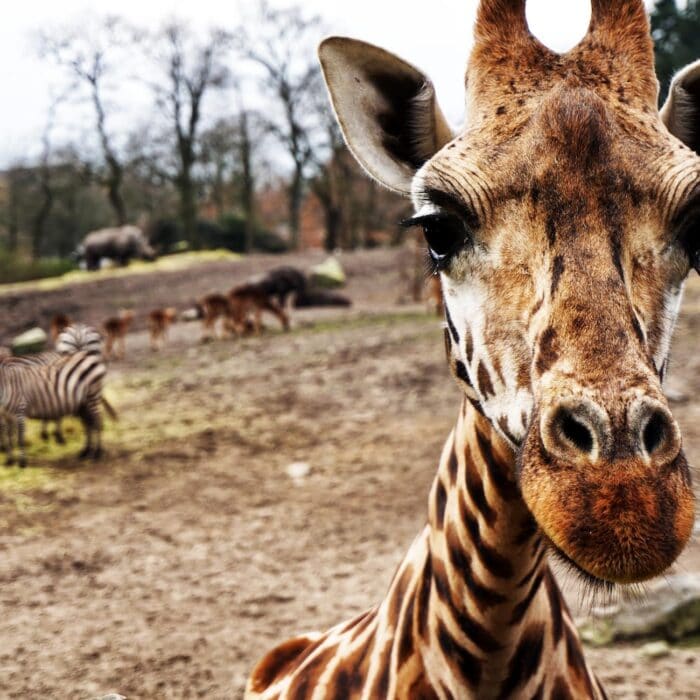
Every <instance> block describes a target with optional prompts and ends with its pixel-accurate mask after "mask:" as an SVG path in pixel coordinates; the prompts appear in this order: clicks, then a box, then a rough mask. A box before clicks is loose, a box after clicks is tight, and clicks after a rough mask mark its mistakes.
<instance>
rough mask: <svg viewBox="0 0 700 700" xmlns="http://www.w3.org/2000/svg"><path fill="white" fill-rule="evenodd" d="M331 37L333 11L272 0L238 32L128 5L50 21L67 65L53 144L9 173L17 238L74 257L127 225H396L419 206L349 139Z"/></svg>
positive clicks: (52, 55) (329, 239) (173, 240)
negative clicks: (372, 177) (336, 96)
mask: <svg viewBox="0 0 700 700" xmlns="http://www.w3.org/2000/svg"><path fill="white" fill-rule="evenodd" d="M322 34H323V27H322V23H321V20H320V18H318V17H312V16H307V15H306V14H305V13H304V12H303V11H302V10H301V8H299V7H295V6H293V7H289V8H286V9H276V8H272V7H270V6H269V5H268V4H267V3H266V2H265V1H264V0H262V1H261V2H260V3H259V4H258V5H257V7H256V8H255V11H254V12H251V14H250V15H249V16H246V17H241V22H240V26H239V27H238V28H235V29H233V30H228V29H227V30H224V29H222V28H213V29H210V30H209V31H208V32H206V33H200V32H197V31H196V30H195V29H193V28H191V27H190V26H188V25H187V24H185V23H184V22H178V21H171V22H168V23H167V24H165V25H164V26H162V27H160V28H159V29H158V30H155V31H152V30H150V29H146V28H143V27H135V26H133V25H130V24H128V23H127V22H126V21H125V20H123V19H121V18H119V17H108V18H104V19H101V20H99V21H97V20H95V21H94V22H93V23H92V26H85V24H80V25H75V26H67V27H50V28H47V29H46V31H44V32H42V33H41V34H40V35H39V36H37V38H36V44H37V52H38V54H39V55H40V56H41V58H42V59H43V60H44V61H45V62H46V65H47V66H51V67H52V68H53V69H54V70H57V71H58V72H57V75H59V76H60V77H59V78H58V79H57V81H56V85H55V89H54V90H53V92H52V95H53V96H52V99H51V103H50V106H49V109H48V112H47V115H46V120H45V126H44V129H43V133H42V134H41V144H40V152H39V154H38V155H37V156H35V157H33V158H31V159H24V160H21V161H18V162H16V163H14V164H13V165H12V166H11V167H9V168H8V169H7V170H6V171H5V172H4V173H3V174H2V176H1V179H0V226H2V231H3V233H4V239H3V242H4V245H5V247H6V249H7V251H8V252H9V253H10V254H11V255H12V254H16V253H17V252H18V251H20V252H26V253H27V254H29V255H30V256H31V257H32V258H33V259H39V258H41V257H54V256H55V257H66V256H68V255H70V253H71V252H72V251H73V250H75V248H76V246H77V244H78V243H79V241H80V240H81V239H82V237H83V236H84V235H85V233H86V232H87V231H90V230H92V229H95V228H100V227H103V226H109V225H118V224H123V223H137V224H139V225H141V226H142V227H144V228H145V229H146V231H147V233H148V234H149V236H150V238H151V240H152V241H153V243H154V244H155V245H156V246H158V247H160V249H161V251H167V250H169V249H172V248H174V247H178V246H180V247H185V246H188V247H193V248H202V247H214V246H217V247H218V246H221V245H224V246H227V247H231V248H233V249H238V250H244V251H249V250H252V249H254V248H261V249H265V250H279V249H281V248H284V247H290V248H297V247H299V246H300V245H302V244H303V243H304V241H303V240H302V235H303V233H304V228H305V226H306V227H307V228H309V227H311V228H313V226H314V222H318V225H317V227H320V228H321V230H322V243H323V244H324V245H325V246H326V247H327V248H328V249H333V248H336V247H343V248H352V247H357V246H363V245H368V244H372V243H376V242H377V241H381V240H385V239H386V238H387V236H391V235H393V234H395V233H396V226H395V222H396V221H398V220H399V219H400V217H401V213H402V211H403V209H404V207H405V205H404V203H403V201H400V200H398V198H396V197H395V196H394V195H391V194H390V193H388V192H386V191H384V190H381V189H379V188H378V187H377V186H376V185H375V184H373V183H371V182H370V181H369V180H368V179H367V178H366V177H365V176H364V175H363V174H362V173H361V172H360V171H359V169H358V167H357V166H356V165H355V163H354V161H353V159H352V158H350V157H349V156H348V154H347V153H346V151H345V147H344V146H343V144H342V139H341V137H340V133H339V131H338V129H337V126H336V124H335V119H334V118H333V115H332V114H331V112H330V108H329V106H328V102H327V99H326V95H325V89H324V87H323V83H322V78H321V75H320V71H319V69H318V66H317V62H316V58H315V46H316V44H317V42H318V39H319V38H320V37H321V36H322Z"/></svg>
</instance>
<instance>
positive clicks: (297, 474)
mask: <svg viewBox="0 0 700 700" xmlns="http://www.w3.org/2000/svg"><path fill="white" fill-rule="evenodd" d="M309 474H311V465H310V464H309V463H308V462H292V464H290V465H289V466H288V467H287V476H288V477H289V478H290V479H294V480H295V481H296V480H300V479H305V478H306V477H307V476H308V475H309Z"/></svg>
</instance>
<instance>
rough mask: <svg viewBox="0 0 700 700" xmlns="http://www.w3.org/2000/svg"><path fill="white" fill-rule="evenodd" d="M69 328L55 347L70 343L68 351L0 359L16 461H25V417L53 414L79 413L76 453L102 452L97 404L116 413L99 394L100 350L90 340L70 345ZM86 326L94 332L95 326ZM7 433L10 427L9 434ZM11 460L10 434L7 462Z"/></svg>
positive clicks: (0, 407) (2, 405) (1, 397)
mask: <svg viewBox="0 0 700 700" xmlns="http://www.w3.org/2000/svg"><path fill="white" fill-rule="evenodd" d="M69 330H70V329H66V331H64V334H66V336H65V337H64V338H63V340H64V344H62V342H61V341H62V339H61V337H60V336H59V341H58V343H57V348H58V349H59V350H60V349H61V348H64V349H66V348H70V353H71V354H63V353H62V352H59V351H57V352H55V353H51V352H47V353H41V354H40V356H33V357H29V356H28V357H23V358H22V357H20V358H12V359H11V360H5V361H3V362H1V363H0V411H2V413H3V414H4V415H5V416H6V417H9V418H10V422H11V426H12V425H16V427H17V442H18V444H19V449H20V458H19V465H20V467H24V466H26V455H25V445H24V433H25V428H24V422H25V419H26V418H40V419H43V420H56V419H60V418H61V417H63V416H66V415H77V416H79V417H80V419H81V421H82V423H83V425H84V427H85V432H86V443H85V447H84V448H83V450H82V451H81V453H80V457H81V458H86V457H92V458H93V459H98V458H99V457H100V456H101V454H102V447H101V429H102V418H101V414H100V404H101V403H102V404H104V406H105V408H106V409H107V411H108V412H109V413H110V414H112V416H113V417H116V416H115V414H114V411H113V409H112V408H111V406H110V405H109V404H108V403H107V402H106V401H105V400H104V399H103V397H102V382H103V379H104V376H105V374H106V371H107V370H106V366H105V364H104V362H103V360H102V356H101V353H100V352H97V348H98V347H99V346H98V345H97V344H95V343H93V344H92V345H90V344H88V345H86V347H87V348H88V349H77V350H76V349H75V348H77V347H80V346H81V345H80V343H78V342H76V338H77V337H78V334H77V333H76V332H75V331H73V335H71V333H69V332H68V331H69ZM92 332H93V333H95V334H96V331H94V330H93V331H92ZM62 335H63V334H62ZM97 335H98V336H99V334H97ZM89 337H93V338H94V336H90V335H89V334H88V333H87V331H86V332H85V335H84V336H83V340H85V338H89ZM11 433H12V431H11V430H10V436H11ZM13 463H14V457H13V449H12V440H11V437H10V444H9V454H8V459H7V464H13Z"/></svg>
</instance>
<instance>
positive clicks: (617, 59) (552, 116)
mask: <svg viewBox="0 0 700 700" xmlns="http://www.w3.org/2000/svg"><path fill="white" fill-rule="evenodd" d="M591 5H592V20H591V25H590V28H589V32H588V34H587V36H586V37H585V38H584V39H583V41H582V42H581V43H580V44H579V45H578V46H576V47H575V48H573V49H572V50H571V51H570V52H568V53H565V54H556V53H553V52H552V51H550V50H549V49H547V48H546V47H544V46H543V45H542V44H541V43H539V42H538V41H537V40H536V39H535V38H534V37H533V36H532V34H531V33H530V31H529V29H528V26H527V22H526V18H525V2H524V0H482V1H481V3H480V7H479V12H478V18H477V23H476V28H475V45H474V49H473V51H472V54H471V58H470V61H469V65H468V68H467V73H466V81H465V82H466V105H467V119H466V126H465V127H464V129H463V130H462V131H461V132H460V133H458V134H456V135H455V134H453V133H452V132H451V130H450V128H449V127H448V125H447V124H446V122H445V119H444V118H443V116H442V113H441V111H440V109H439V107H438V106H437V104H436V101H435V95H434V91H433V87H432V85H431V83H430V81H429V80H428V78H427V77H426V76H425V75H423V74H422V73H421V72H420V71H418V70H417V69H416V68H414V67H413V66H410V65H409V64H407V63H405V62H404V61H402V60H400V59H398V58H396V57H395V56H393V55H391V54H389V53H387V52H386V51H383V50H381V49H379V48H376V47H374V46H370V45H368V44H364V43H362V42H358V41H354V40H350V39H343V38H331V39H328V40H326V41H325V42H323V44H322V45H321V48H320V59H321V64H322V66H323V71H324V75H325V79H326V82H327V85H328V88H329V91H330V95H331V99H332V101H333V105H334V107H335V111H336V114H337V116H338V121H339V122H340V125H341V127H342V129H343V132H344V135H345V138H346V140H347V143H348V145H349V146H350V148H351V150H352V151H353V153H354V154H355V156H356V158H357V159H358V160H359V162H360V163H361V164H362V165H363V166H364V167H365V169H366V170H367V171H368V172H369V173H370V174H371V175H372V176H374V177H375V178H376V179H378V180H379V181H380V182H382V183H384V184H385V185H386V186H388V187H390V188H391V189H393V190H395V191H397V192H401V193H403V194H405V195H410V196H411V197H412V199H413V203H414V205H415V208H416V217H415V218H414V220H413V223H414V224H415V225H416V226H420V227H422V229H423V231H424V234H425V237H426V240H427V243H428V246H429V248H430V253H431V256H432V259H433V262H434V265H435V268H436V270H437V271H439V273H440V276H441V280H442V285H443V292H444V301H445V315H446V326H447V327H446V330H445V342H446V346H447V355H448V362H449V365H450V367H451V369H452V372H453V374H454V376H455V378H456V380H457V382H458V384H459V386H460V387H461V388H462V390H463V392H464V397H465V398H464V404H463V407H462V410H461V412H460V414H459V418H458V420H457V425H456V428H455V429H454V431H453V433H452V434H451V435H450V437H449V438H448V441H447V443H446V445H445V448H444V451H443V454H442V458H441V460H440V463H439V468H438V473H437V477H436V479H435V482H434V485H433V488H432V491H431V494H430V498H429V519H428V524H427V525H426V527H425V529H424V530H423V532H422V533H421V534H420V535H419V536H418V538H417V539H416V541H415V542H414V544H413V545H412V547H411V549H410V550H409V552H408V555H407V556H406V558H405V559H404V560H403V562H402V564H401V565H400V566H399V569H398V571H397V573H396V575H395V577H394V579H393V582H392V584H391V586H390V588H389V591H388V593H387V595H386V597H385V598H384V600H383V601H382V602H381V604H380V605H378V606H377V607H375V608H372V609H371V610H369V611H368V612H367V613H365V614H364V615H361V616H360V617H358V618H356V619H354V620H351V621H349V622H345V623H343V624H341V625H339V626H337V627H334V628H333V629H331V630H330V631H327V632H324V633H321V634H312V635H306V636H301V637H298V638H296V639H293V640H292V641H288V642H286V643H284V644H282V645H281V646H279V647H277V648H276V649H274V650H273V651H271V652H269V653H268V655H267V656H265V657H264V658H263V659H262V661H260V662H259V664H258V665H257V666H256V667H255V669H254V670H253V673H252V676H251V678H250V680H249V682H248V688H247V694H248V697H249V698H254V697H258V698H260V697H262V698H295V699H301V698H311V697H312V696H313V698H315V700H320V699H321V698H360V697H361V698H440V699H444V698H480V699H482V698H553V699H564V698H601V697H605V693H604V691H603V689H602V687H601V686H600V684H599V683H598V681H597V680H596V678H595V676H594V675H593V673H592V672H591V671H590V669H589V667H588V665H587V664H586V662H585V660H584V657H583V653H582V648H581V644H580V642H579V639H578V636H577V633H576V629H575V627H574V625H573V623H572V620H571V616H570V615H569V613H568V611H567V609H566V606H565V604H564V601H563V599H562V596H561V593H560V591H559V589H558V587H557V584H556V582H555V580H554V578H553V576H552V574H551V571H550V568H549V564H548V554H547V553H548V552H551V553H554V554H556V555H558V556H559V557H560V558H561V559H562V560H564V561H565V562H567V563H568V564H570V565H571V567H573V569H574V570H575V571H577V572H578V573H579V574H580V575H581V576H582V577H583V578H585V579H586V580H587V581H589V582H591V583H593V584H599V585H601V586H605V587H612V586H616V585H624V584H631V583H634V582H639V581H644V580H646V579H649V578H651V577H653V576H657V575H659V574H661V573H662V572H664V571H665V570H666V569H667V567H669V566H670V565H671V564H672V563H673V562H674V560H675V559H676V557H677V556H678V555H679V553H680V552H681V550H682V549H683V547H684V545H685V544H686V542H687V540H688V538H689V536H690V533H691V530H692V527H693V521H694V500H693V492H692V489H691V484H690V473H689V468H688V464H687V462H686V458H685V456H684V454H683V451H682V449H681V436H680V432H679V428H678V425H677V423H676V421H675V420H674V419H673V417H672V415H671V413H670V411H669V408H668V405H667V401H666V399H665V398H664V394H663V391H662V381H663V378H664V375H665V372H666V368H667V363H668V353H669V344H670V339H671V333H672V329H673V324H674V320H675V318H676V315H677V313H678V308H679V302H680V298H681V293H682V289H683V285H684V280H685V279H686V277H687V275H688V274H689V272H690V270H691V269H692V268H693V267H696V268H698V269H699V270H700V235H699V233H700V228H699V226H698V224H700V158H699V157H698V153H697V152H698V150H700V138H698V135H699V134H700V128H699V127H700V62H698V63H695V64H692V65H691V66H689V67H688V68H686V69H684V70H683V71H682V72H681V73H680V74H679V75H678V76H677V77H676V79H675V80H674V83H673V85H672V89H671V93H670V96H669V98H668V102H667V103H666V105H665V106H664V108H663V109H662V110H661V112H659V110H658V109H657V95H658V85H657V80H656V77H655V74H654V62H653V50H652V42H651V38H650V34H649V25H648V20H647V16H646V13H645V10H644V4H643V2H642V0H592V3H591ZM407 457H408V455H401V456H400V459H406V458H407Z"/></svg>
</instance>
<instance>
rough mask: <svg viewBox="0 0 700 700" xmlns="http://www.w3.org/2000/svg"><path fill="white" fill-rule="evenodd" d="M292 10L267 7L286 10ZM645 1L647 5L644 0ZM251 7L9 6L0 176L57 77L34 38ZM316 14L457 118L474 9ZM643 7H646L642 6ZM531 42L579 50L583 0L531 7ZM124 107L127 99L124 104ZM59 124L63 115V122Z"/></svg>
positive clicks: (430, 4)
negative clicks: (410, 71)
mask: <svg viewBox="0 0 700 700" xmlns="http://www.w3.org/2000/svg"><path fill="white" fill-rule="evenodd" d="M292 1H293V0H271V2H272V4H273V5H279V6H283V5H288V4H290V3H291V2H292ZM650 1H651V0H650ZM249 2H252V0H240V2H239V3H238V4H237V3H236V0H120V2H119V3H114V2H113V0H92V2H86V1H85V0H59V1H58V2H57V1H56V0H20V1H19V2H11V3H9V2H8V3H5V5H6V6H5V7H3V9H4V12H3V18H2V22H1V23H0V94H1V95H2V109H0V134H1V135H2V138H1V140H0V167H5V166H7V165H8V164H9V163H10V162H11V161H13V160H15V159H17V158H22V157H25V156H27V155H35V154H36V152H37V144H38V141H39V138H40V134H41V129H42V126H43V124H44V121H45V115H46V108H47V104H48V101H49V93H50V89H51V84H52V81H53V82H55V80H56V74H55V72H53V71H52V70H51V69H50V68H49V67H48V66H47V65H46V64H45V63H42V62H41V61H40V60H39V59H38V58H36V55H35V47H34V42H33V40H32V36H33V34H34V33H35V32H36V31H37V30H39V29H46V28H49V27H51V26H55V25H61V24H66V23H73V22H76V23H78V24H80V23H81V18H84V17H85V16H86V14H91V15H94V14H96V13H97V14H102V13H104V14H107V13H115V12H119V13H120V14H121V15H122V16H124V17H125V18H127V19H128V20H130V21H132V22H135V23H138V24H140V25H142V26H146V27H150V28H155V27H157V26H158V25H160V24H161V23H162V22H163V21H164V20H165V19H168V18H172V17H178V18H182V19H186V20H187V21H189V22H191V23H193V24H195V25H200V26H202V27H206V26H210V25H220V26H222V27H224V28H230V29H233V28H234V27H235V26H236V25H237V23H238V22H237V18H238V16H239V14H240V10H241V8H242V7H243V8H245V6H246V4H247V3H249ZM297 4H299V5H301V6H302V7H304V8H305V9H308V11H309V12H310V13H319V14H321V15H322V16H323V17H324V19H325V22H326V25H327V26H328V27H329V30H330V33H334V34H335V33H337V34H346V35H350V36H354V37H357V38H362V39H365V40H368V41H371V42H373V43H376V44H380V45H381V46H384V47H385V48H387V49H389V50H391V51H394V52H395V53H398V54H399V55H401V56H402V57H403V58H406V59H407V60H409V61H410V62H411V63H414V64H416V65H417V66H419V67H420V68H422V69H423V70H425V71H426V72H427V73H428V74H429V75H430V76H431V78H432V79H433V81H434V82H435V84H436V87H437V91H438V97H439V99H440V102H441V104H442V105H443V108H444V110H445V113H446V115H447V116H448V118H449V119H450V120H451V121H453V122H455V123H458V122H459V121H460V120H461V117H462V98H463V95H462V79H463V73H464V66H465V63H466V59H467V55H468V52H469V48H470V46H471V34H472V25H473V21H474V16H475V13H476V7H477V4H478V0H427V1H424V2H422V3H421V2H406V0H336V2H328V1H327V0H299V1H298V3H297ZM648 4H649V3H648ZM528 17H529V21H530V26H531V28H532V30H533V32H534V33H535V34H536V35H537V36H538V37H539V38H540V39H541V40H542V41H543V42H544V43H545V44H547V45H548V46H550V47H551V48H553V49H555V50H559V51H561V50H565V49H567V48H570V47H571V46H573V45H575V44H576V43H577V42H578V40H579V39H580V38H581V37H582V36H583V35H584V34H585V31H586V27H587V24H588V20H589V17H590V3H589V0H556V1H554V0H529V2H528ZM124 100H125V101H126V102H128V100H129V95H128V94H126V95H124ZM64 118H65V113H64Z"/></svg>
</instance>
